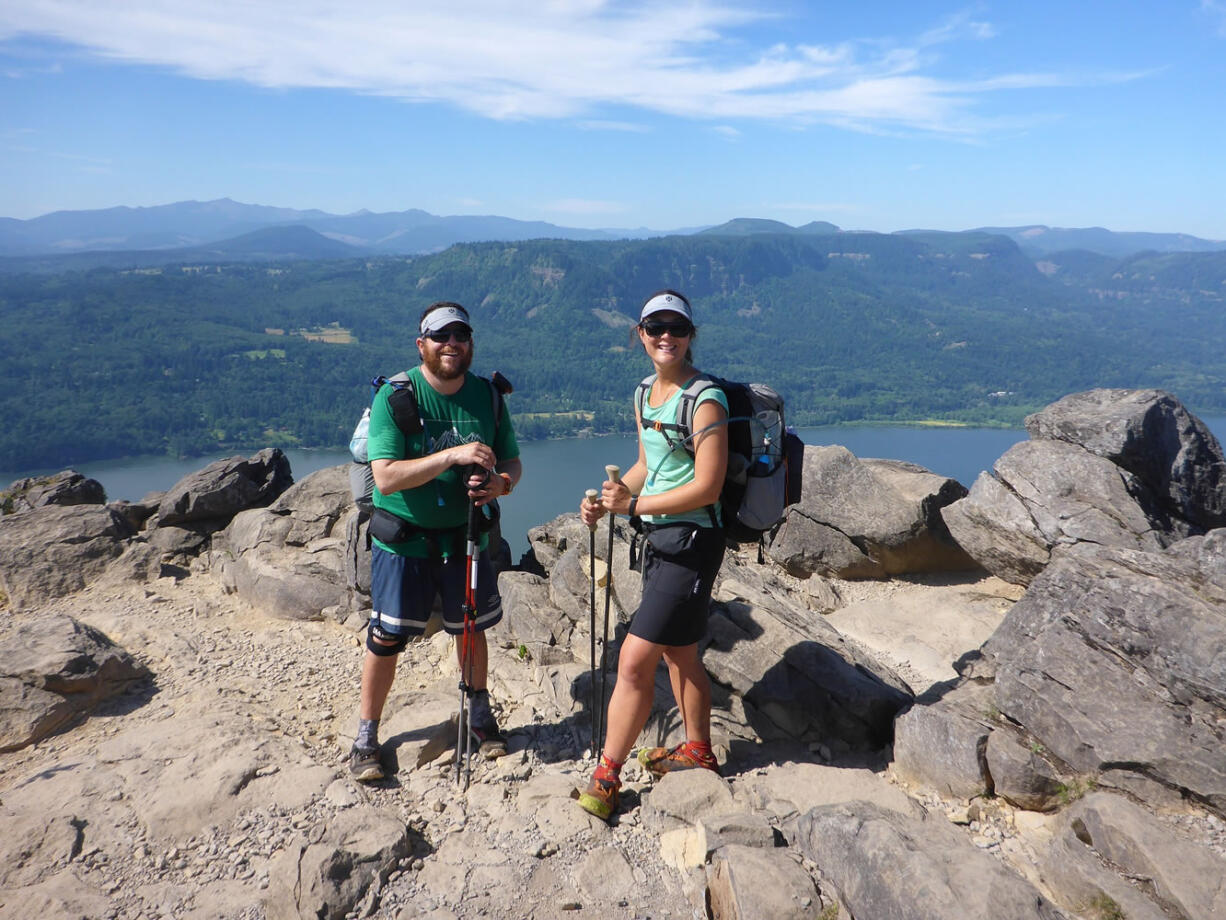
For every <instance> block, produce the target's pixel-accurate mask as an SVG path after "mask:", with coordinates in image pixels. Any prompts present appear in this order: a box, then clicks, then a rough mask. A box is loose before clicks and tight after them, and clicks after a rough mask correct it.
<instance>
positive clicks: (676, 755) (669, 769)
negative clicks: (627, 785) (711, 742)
mask: <svg viewBox="0 0 1226 920" xmlns="http://www.w3.org/2000/svg"><path fill="white" fill-rule="evenodd" d="M638 761H639V764H640V765H642V767H643V769H645V770H646V771H647V772H648V773H650V774H651V775H652V776H663V775H664V774H665V773H675V772H677V771H678V770H711V771H712V772H713V773H715V775H716V776H719V775H720V772H719V764H718V763H716V761H715V758H711V762H710V763H704V762H703V761H702V760H700V759H698V758H697V757H695V756H694V754H693V753H692V752H691V751H690V748H689V746H688V745H685V744H679V745H677V746H676V747H675V748H671V749H670V748H662V747H658V748H650V749H649V748H639V754H638Z"/></svg>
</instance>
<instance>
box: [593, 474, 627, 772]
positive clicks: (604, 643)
mask: <svg viewBox="0 0 1226 920" xmlns="http://www.w3.org/2000/svg"><path fill="white" fill-rule="evenodd" d="M604 471H605V473H606V474H608V477H609V479H610V481H612V482H618V481H619V480H620V479H621V474H622V471H621V467H619V466H615V465H613V464H609V465H607V466H606V467H605V468H604ZM613 518H614V514H613V512H612V511H610V512H609V552H608V554H607V555H606V556H605V576H604V632H603V633H602V635H603V638H602V639H601V642H600V711H601V713H602V716H601V719H600V734H599V736H598V738H597V739H596V750H597V751H599V750H601V749H602V748H603V747H604V733H605V731H606V730H607V729H608V727H609V726H608V724H607V722H606V720H605V718H604V716H603V713H604V707H605V671H606V668H607V667H608V665H607V661H608V657H609V604H610V602H611V601H612V599H613ZM596 756H597V757H599V756H600V755H599V754H597V755H596Z"/></svg>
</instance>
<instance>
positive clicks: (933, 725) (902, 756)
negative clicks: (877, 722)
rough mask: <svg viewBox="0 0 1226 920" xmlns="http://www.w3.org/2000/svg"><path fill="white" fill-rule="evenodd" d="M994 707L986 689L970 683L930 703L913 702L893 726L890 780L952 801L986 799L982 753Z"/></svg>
mask: <svg viewBox="0 0 1226 920" xmlns="http://www.w3.org/2000/svg"><path fill="white" fill-rule="evenodd" d="M993 706H994V703H993V700H992V693H991V689H990V688H989V687H985V686H980V685H978V684H974V683H964V684H962V685H960V686H959V687H957V688H955V689H954V690H951V691H950V692H949V693H946V694H945V695H944V696H943V697H941V698H940V699H938V700H935V701H924V700H918V701H916V704H915V705H914V706H912V707H911V708H910V709H908V710H907V711H906V712H904V713H902V714H901V715H900V716H899V717H898V719H897V720H896V721H895V723H894V765H893V770H894V773H895V775H896V776H898V777H899V778H900V779H902V780H903V781H905V782H907V783H911V784H913V785H918V786H924V787H927V788H931V789H937V790H940V792H941V793H942V794H944V795H948V796H952V797H954V798H960V799H969V798H972V797H974V796H977V795H984V794H987V793H990V792H991V791H992V778H991V776H990V774H989V773H988V765H987V747H988V737H989V736H990V735H991V734H992V729H993V727H994V726H993V721H992V718H991V717H992V714H993V713H992V711H991V710H992V708H993Z"/></svg>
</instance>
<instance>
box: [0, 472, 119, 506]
mask: <svg viewBox="0 0 1226 920" xmlns="http://www.w3.org/2000/svg"><path fill="white" fill-rule="evenodd" d="M105 502H106V491H105V490H104V489H103V488H102V483H100V482H99V481H98V480H96V479H86V478H85V477H84V476H82V475H81V474H80V473H78V472H77V471H76V470H64V471H63V472H60V473H53V474H52V475H50V476H29V477H27V478H25V479H18V480H17V481H16V482H14V483H13V484H12V485H10V486H9V487H8V488H7V489H5V490H3V491H0V514H16V513H17V512H19V511H30V510H32V509H34V508H42V507H45V506H46V505H101V504H104V503H105Z"/></svg>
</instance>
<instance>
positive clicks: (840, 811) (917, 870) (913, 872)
mask: <svg viewBox="0 0 1226 920" xmlns="http://www.w3.org/2000/svg"><path fill="white" fill-rule="evenodd" d="M794 845H795V846H796V847H797V848H798V849H799V850H800V852H801V853H803V854H804V855H805V856H807V857H808V858H809V859H811V860H813V862H814V863H816V864H817V865H819V866H821V867H822V869H823V874H824V875H825V876H826V877H827V878H829V879H830V881H831V883H832V884H833V886H834V888H835V889H836V890H837V891H838V892H839V896H840V901H841V902H842V903H843V904H844V905H846V907H847V908H848V909H849V910H850V911H851V914H852V916H855V917H873V918H874V920H895V918H898V920H904V918H920V917H923V918H925V920H946V918H947V920H955V918H963V917H983V918H988V917H991V918H993V920H1013V918H1019V920H1020V918H1042V920H1059V918H1060V917H1061V916H1062V915H1061V912H1060V911H1059V910H1058V909H1057V908H1056V906H1055V905H1053V904H1052V903H1051V902H1050V901H1048V899H1047V898H1045V897H1043V896H1042V895H1041V894H1039V893H1038V892H1037V891H1036V890H1035V888H1034V887H1033V886H1032V885H1030V884H1029V883H1028V882H1027V881H1025V880H1024V879H1023V878H1021V877H1020V876H1018V875H1016V874H1015V873H1013V872H1010V871H1009V870H1008V869H1006V868H1004V867H1003V866H1001V865H1000V863H998V862H997V861H996V860H995V859H993V858H992V857H991V856H989V855H988V854H986V853H984V852H982V851H981V850H979V849H978V848H976V847H975V846H974V845H973V844H972V843H971V842H970V841H968V840H966V838H964V837H962V836H961V835H959V834H958V833H957V832H956V831H955V830H954V828H953V827H951V826H950V824H949V822H948V821H946V820H945V819H944V818H943V817H938V816H934V815H923V816H919V817H916V816H912V815H903V814H899V813H898V812H895V811H890V810H887V809H884V808H881V807H880V806H876V805H871V804H869V803H867V802H855V803H849V804H843V805H827V806H822V807H818V808H814V809H813V810H811V811H809V812H808V813H806V814H805V815H804V817H802V818H801V819H800V820H799V821H798V822H797V825H796V830H795V836H794ZM917 879H922V880H923V881H922V884H916V880H917Z"/></svg>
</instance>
